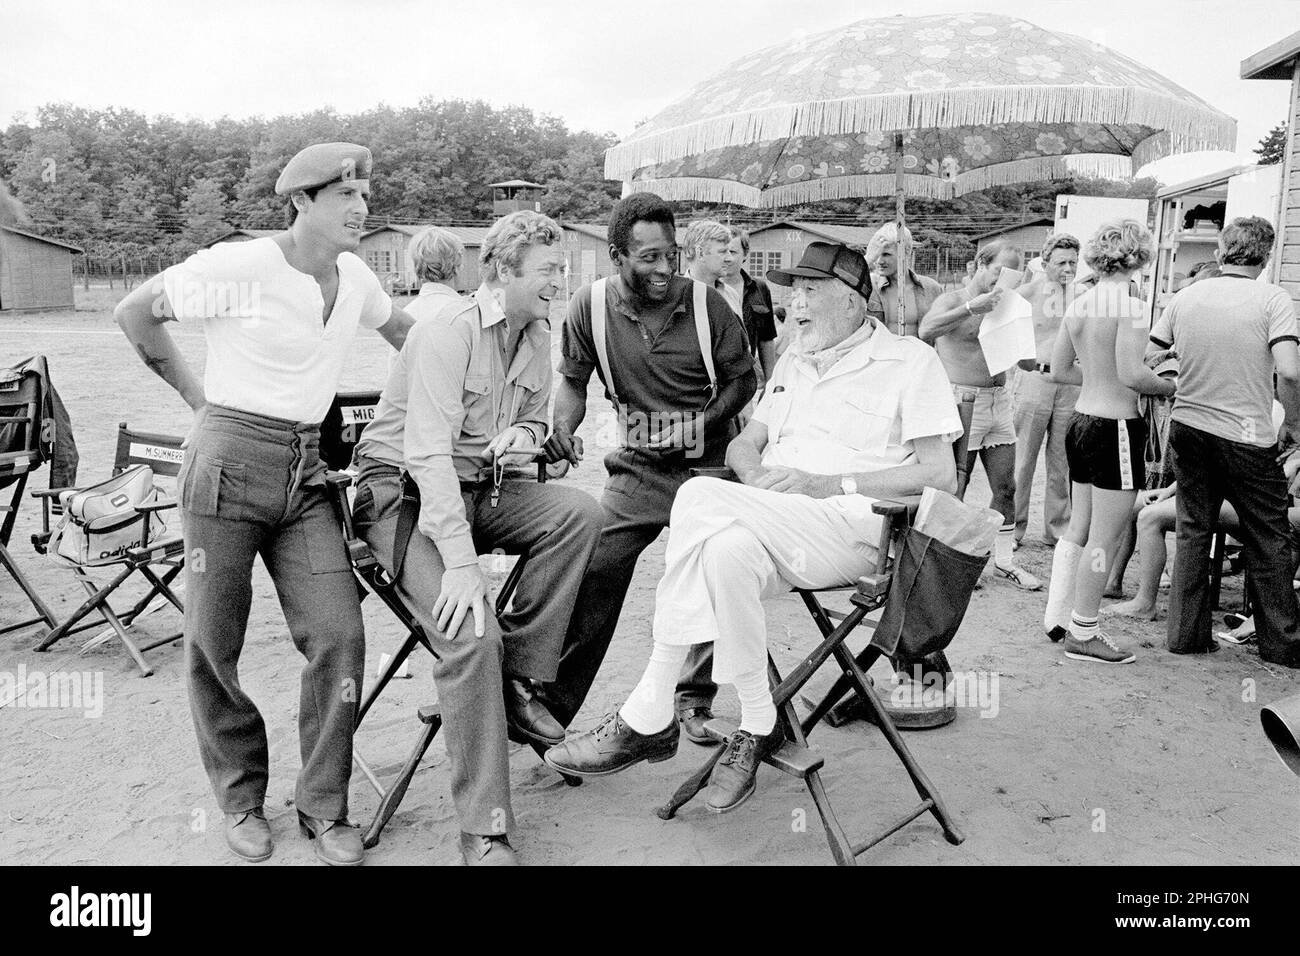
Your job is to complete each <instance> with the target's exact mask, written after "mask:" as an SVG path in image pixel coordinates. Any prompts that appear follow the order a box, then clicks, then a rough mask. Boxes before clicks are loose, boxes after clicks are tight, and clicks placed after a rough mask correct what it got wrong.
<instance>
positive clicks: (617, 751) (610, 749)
mask: <svg viewBox="0 0 1300 956" xmlns="http://www.w3.org/2000/svg"><path fill="white" fill-rule="evenodd" d="M679 736H680V731H679V730H678V729H677V721H676V720H674V721H672V722H671V723H669V724H668V726H667V727H666V728H665V729H663V730H661V731H659V732H658V733H657V734H638V733H637V732H636V731H635V730H633V729H632V728H631V727H629V726H628V725H627V724H625V723H623V718H622V717H620V716H619V715H618V713H617V712H615V713H612V714H606V715H605V716H604V717H603V718H601V721H600V723H599V724H597V725H596V727H595V729H594V730H589V731H587V732H586V733H585V734H578V735H577V736H576V737H570V738H569V739H568V740H566V741H565V742H564V743H562V744H560V745H559V746H558V747H552V748H551V749H550V750H548V751H546V756H545V757H543V758H542V759H544V760H545V761H546V762H547V764H549V765H550V766H551V767H553V768H554V769H556V770H558V771H560V773H567V774H572V775H573V776H575V777H603V776H605V775H606V774H611V773H618V772H619V771H620V770H626V769H627V768H628V767H631V766H632V765H633V764H638V763H640V762H641V761H642V760H648V761H650V763H658V762H659V761H660V760H667V759H668V758H670V757H672V756H673V755H674V754H676V753H677V741H678V739H679Z"/></svg>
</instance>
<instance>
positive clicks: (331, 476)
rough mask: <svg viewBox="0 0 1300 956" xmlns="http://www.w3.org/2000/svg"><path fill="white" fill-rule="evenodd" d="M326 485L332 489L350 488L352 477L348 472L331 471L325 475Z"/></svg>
mask: <svg viewBox="0 0 1300 956" xmlns="http://www.w3.org/2000/svg"><path fill="white" fill-rule="evenodd" d="M325 484H327V485H329V486H330V487H331V488H336V489H337V488H350V487H352V476H351V475H349V474H348V473H347V472H346V471H330V472H326V473H325Z"/></svg>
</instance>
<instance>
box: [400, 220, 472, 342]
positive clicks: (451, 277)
mask: <svg viewBox="0 0 1300 956" xmlns="http://www.w3.org/2000/svg"><path fill="white" fill-rule="evenodd" d="M407 252H408V254H409V255H410V257H411V264H412V265H413V266H414V267H415V277H416V278H417V279H418V280H419V281H420V295H419V298H417V299H416V300H415V301H414V302H412V303H411V304H410V312H411V314H412V315H413V316H415V318H416V319H422V318H428V317H429V316H432V315H436V314H437V313H438V312H440V311H441V310H442V309H444V308H446V306H447V303H448V302H450V301H451V300H452V299H458V298H460V295H459V293H457V292H456V288H455V286H454V284H453V283H454V282H455V281H456V274H457V273H458V272H460V267H461V265H462V264H463V262H464V260H465V244H464V243H463V242H461V241H460V238H459V237H458V236H457V235H456V234H455V233H454V232H451V231H450V230H447V229H443V228H442V227H441V226H429V227H428V228H425V229H421V230H420V231H419V232H418V233H416V234H415V235H414V236H413V237H412V238H411V242H410V245H409V246H407Z"/></svg>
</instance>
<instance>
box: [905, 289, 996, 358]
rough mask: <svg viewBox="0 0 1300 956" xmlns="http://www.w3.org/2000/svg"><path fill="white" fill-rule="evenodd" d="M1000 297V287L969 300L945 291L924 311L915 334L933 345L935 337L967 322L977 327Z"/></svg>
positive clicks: (954, 329) (938, 337)
mask: <svg viewBox="0 0 1300 956" xmlns="http://www.w3.org/2000/svg"><path fill="white" fill-rule="evenodd" d="M1000 298H1002V290H1001V289H994V290H993V291H992V292H985V293H984V294H983V295H977V296H975V298H973V299H971V300H970V301H969V302H966V301H964V300H963V299H962V297H961V296H960V295H958V294H957V293H955V292H945V293H944V294H943V295H941V296H939V298H937V299H935V300H934V305H932V306H930V311H929V312H927V313H925V318H923V319H922V320H921V324H920V326H918V328H917V330H916V334H917V336H919V337H920V339H921V341H922V342H924V343H925V344H926V345H933V344H934V343H935V340H936V339H941V338H943V337H944V336H945V335H948V334H949V333H951V332H955V331H956V330H957V329H959V328H961V327H962V326H963V325H965V324H966V323H968V322H969V323H971V327H972V328H978V327H979V324H980V322H981V321H982V320H983V317H984V316H985V315H987V314H988V313H989V312H992V311H993V309H994V308H995V307H996V306H997V304H998V300H999V299H1000Z"/></svg>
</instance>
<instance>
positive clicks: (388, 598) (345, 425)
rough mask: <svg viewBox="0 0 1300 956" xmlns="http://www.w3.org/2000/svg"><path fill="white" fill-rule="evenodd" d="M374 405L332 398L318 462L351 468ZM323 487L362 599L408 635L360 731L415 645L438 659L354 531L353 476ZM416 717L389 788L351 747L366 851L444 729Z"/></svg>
mask: <svg viewBox="0 0 1300 956" xmlns="http://www.w3.org/2000/svg"><path fill="white" fill-rule="evenodd" d="M378 403H379V392H376V391H367V392H341V393H339V394H338V395H337V396H336V397H335V400H334V403H333V404H332V405H331V407H330V410H329V413H328V414H327V415H326V417H325V420H324V422H322V423H321V458H322V460H323V461H324V462H325V463H326V465H328V466H329V467H330V468H337V469H345V468H347V467H348V466H349V465H350V463H351V461H352V452H353V450H354V449H355V447H356V444H357V442H358V441H359V440H360V438H361V433H362V432H363V431H364V430H365V427H366V425H367V424H368V423H369V422H371V421H373V420H374V416H375V408H376V406H377V405H378ZM535 454H536V455H537V456H538V462H537V480H538V481H545V480H546V477H547V473H546V464H545V462H544V461H543V460H542V458H541V457H540V456H541V455H542V454H543V453H542V451H541V449H537V450H536V452H535ZM326 483H327V486H328V489H329V495H330V500H331V502H332V503H333V505H334V508H335V512H336V514H337V515H338V517H339V523H340V525H341V526H342V529H343V538H344V542H345V543H346V545H347V552H348V561H349V562H350V563H351V565H352V570H353V573H354V574H355V575H356V577H357V579H358V582H359V584H358V589H359V590H360V592H361V594H362V597H364V596H365V594H366V592H367V591H369V592H372V593H374V594H375V595H377V596H378V597H379V599H380V600H381V601H383V602H384V605H385V606H386V607H387V608H388V609H389V610H390V611H392V612H393V615H394V616H395V617H396V618H397V619H398V620H399V621H400V622H401V623H402V626H403V627H405V628H406V636H405V637H404V638H403V639H402V643H401V644H400V645H399V646H398V648H397V650H396V652H395V653H393V654H392V655H391V656H390V657H389V659H388V663H387V664H386V665H385V666H384V669H383V671H382V672H381V673H380V675H379V677H378V678H377V679H376V680H375V683H374V684H373V685H371V687H370V690H369V691H368V692H367V693H366V694H365V696H364V697H363V698H362V701H361V706H360V707H359V708H358V710H357V722H356V726H357V727H358V728H359V727H360V726H361V722H362V721H363V720H365V717H366V714H367V713H369V712H370V709H371V707H372V706H373V705H374V703H375V701H376V700H377V699H378V698H379V695H380V694H382V693H383V691H384V688H385V687H387V686H388V684H389V682H390V681H391V680H392V679H393V677H394V675H396V674H397V672H398V670H399V669H400V668H401V666H402V664H404V663H405V662H406V660H407V659H408V658H409V657H410V656H411V654H412V652H414V650H415V648H416V647H417V646H422V647H424V649H425V650H426V651H428V652H429V654H431V655H432V656H433V657H434V658H437V656H438V652H437V651H435V650H434V648H433V644H432V643H431V642H430V641H429V638H428V635H427V634H425V632H424V629H423V628H422V627H421V626H420V623H419V621H417V620H416V618H415V615H413V614H412V613H411V610H410V608H408V607H407V606H406V602H405V601H404V600H403V599H402V597H401V595H400V594H398V592H397V582H396V581H394V580H392V579H391V578H390V577H389V575H388V572H387V571H385V570H384V567H383V565H381V564H380V563H379V560H378V559H377V558H376V557H375V555H374V553H373V552H372V551H371V550H370V546H369V545H367V544H366V542H365V541H364V540H362V539H361V537H360V536H359V535H358V534H357V532H356V528H355V526H354V523H353V520H352V506H351V503H350V502H349V500H348V488H349V487H351V485H352V476H351V475H350V474H348V473H347V472H346V471H342V470H339V471H331V472H330V473H329V474H328V475H327V476H326ZM527 562H528V555H527V554H521V555H519V557H518V559H517V560H516V561H515V564H514V566H513V567H512V568H511V569H510V572H509V574H508V575H507V576H506V580H505V583H504V584H502V586H501V590H500V591H499V592H498V593H497V597H496V601H495V604H494V608H493V609H494V611H495V613H496V615H497V617H500V616H501V615H502V614H503V613H505V611H506V609H507V608H508V607H509V605H510V599H511V598H512V597H513V596H514V593H515V589H516V588H517V587H518V586H519V581H520V580H521V578H522V576H523V572H524V567H525V565H526V564H527ZM416 716H417V718H418V719H419V721H420V724H421V725H422V726H421V730H420V735H419V737H417V738H416V741H415V744H414V746H412V748H411V751H410V753H409V754H408V755H407V757H406V760H405V761H404V762H403V763H402V766H401V769H400V770H399V771H398V773H397V776H396V777H394V778H393V780H392V781H391V782H390V783H389V784H387V785H385V784H384V783H383V782H382V781H381V780H380V779H379V777H378V775H377V774H376V773H375V772H374V770H373V769H371V767H370V765H369V764H368V763H367V762H366V761H365V760H364V759H363V758H362V757H361V755H360V754H359V753H357V752H356V751H355V749H354V751H353V755H352V759H353V760H354V761H355V762H356V765H357V767H358V768H359V769H360V770H361V773H362V775H364V776H365V778H366V780H368V781H369V782H370V785H371V786H372V787H374V789H375V792H376V793H377V794H378V795H379V806H378V808H377V809H376V810H375V816H374V818H373V819H372V820H371V821H370V824H369V826H368V827H367V828H366V832H365V834H364V835H363V837H362V842H363V844H364V845H365V847H366V848H367V849H369V848H371V847H373V846H375V845H376V844H377V843H378V842H379V838H380V835H381V834H382V832H383V829H384V826H385V825H386V824H387V823H388V821H389V819H390V818H391V817H392V815H393V814H394V813H395V812H396V811H397V807H398V806H399V805H400V804H401V802H402V798H403V797H405V796H406V791H407V788H409V787H410V785H411V778H412V777H414V776H415V772H416V770H418V769H419V766H420V761H421V760H423V759H424V754H425V752H426V751H427V750H428V749H429V747H430V745H432V743H433V739H434V737H436V736H437V734H438V731H439V729H441V727H442V713H441V711H440V710H439V708H438V706H437V705H436V704H434V705H428V706H424V707H420V708H419V709H418V710H417V711H416ZM526 742H527V743H528V744H529V746H531V747H532V748H533V750H534V751H535V752H536V753H537V755H538V756H541V755H542V753H544V752H545V749H546V748H545V747H543V746H541V745H540V744H536V743H533V742H531V741H526ZM564 781H565V783H567V784H569V785H570V786H577V785H578V784H579V783H581V780H580V779H579V778H577V777H568V776H566V777H564Z"/></svg>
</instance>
